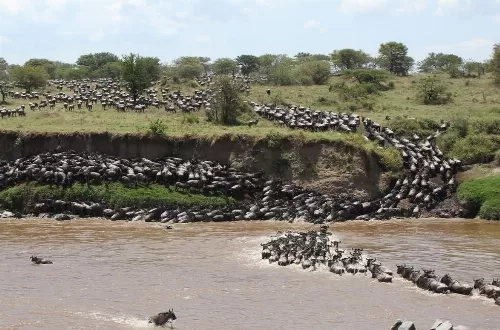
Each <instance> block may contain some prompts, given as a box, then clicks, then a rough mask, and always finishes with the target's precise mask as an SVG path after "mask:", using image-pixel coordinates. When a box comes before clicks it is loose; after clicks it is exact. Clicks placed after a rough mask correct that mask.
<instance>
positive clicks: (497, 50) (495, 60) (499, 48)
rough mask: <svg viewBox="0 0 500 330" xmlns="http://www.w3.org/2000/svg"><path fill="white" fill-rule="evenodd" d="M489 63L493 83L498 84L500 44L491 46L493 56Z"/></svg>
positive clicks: (499, 78)
mask: <svg viewBox="0 0 500 330" xmlns="http://www.w3.org/2000/svg"><path fill="white" fill-rule="evenodd" d="M490 65H491V72H493V78H494V82H495V85H497V86H500V44H495V46H493V56H492V58H491V61H490Z"/></svg>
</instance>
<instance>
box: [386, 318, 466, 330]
mask: <svg viewBox="0 0 500 330" xmlns="http://www.w3.org/2000/svg"><path fill="white" fill-rule="evenodd" d="M468 329H469V328H467V327H465V326H463V325H455V326H454V325H453V324H452V323H451V322H450V321H444V320H439V319H438V320H436V321H435V322H434V324H433V325H432V326H431V327H430V330H468ZM391 330H417V328H416V327H415V324H414V323H413V322H412V321H401V320H398V321H396V323H394V325H393V326H392V327H391Z"/></svg>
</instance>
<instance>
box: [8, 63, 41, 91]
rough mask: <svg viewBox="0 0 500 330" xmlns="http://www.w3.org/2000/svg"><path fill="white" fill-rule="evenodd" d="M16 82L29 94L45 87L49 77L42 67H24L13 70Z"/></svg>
mask: <svg viewBox="0 0 500 330" xmlns="http://www.w3.org/2000/svg"><path fill="white" fill-rule="evenodd" d="M12 75H13V77H14V80H15V81H16V82H17V83H18V84H19V86H21V87H23V88H24V89H25V90H26V91H27V92H28V93H30V92H31V90H32V89H36V88H40V87H43V86H45V84H46V83H47V79H49V75H48V74H47V72H46V71H45V69H44V68H43V67H41V66H31V65H23V66H18V67H15V68H14V69H13V70H12Z"/></svg>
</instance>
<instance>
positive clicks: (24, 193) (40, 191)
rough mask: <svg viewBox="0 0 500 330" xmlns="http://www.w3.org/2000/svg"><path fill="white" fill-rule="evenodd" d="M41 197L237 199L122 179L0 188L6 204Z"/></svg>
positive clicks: (118, 201) (140, 202)
mask: <svg viewBox="0 0 500 330" xmlns="http://www.w3.org/2000/svg"><path fill="white" fill-rule="evenodd" d="M42 198H51V199H61V200H65V201H76V202H77V201H81V202H101V201H104V202H105V203H106V204H107V205H108V206H109V207H112V208H119V207H127V206H132V207H138V208H149V207H157V206H166V205H179V206H223V205H228V204H232V203H235V200H234V199H233V198H230V197H227V198H226V197H218V196H204V195H198V194H190V193H188V192H186V191H182V190H179V191H176V190H174V189H169V188H166V187H164V186H161V185H149V186H139V187H137V188H128V187H125V186H124V185H123V184H121V183H109V184H108V185H84V184H74V185H73V186H71V187H69V188H61V187H56V186H49V185H37V184H34V183H23V184H20V185H17V186H14V187H10V188H7V189H5V190H3V191H1V192H0V202H1V203H2V204H3V206H4V207H6V208H9V209H15V210H23V211H26V210H30V209H31V208H32V207H33V206H34V204H35V203H37V201H39V200H40V199H42Z"/></svg>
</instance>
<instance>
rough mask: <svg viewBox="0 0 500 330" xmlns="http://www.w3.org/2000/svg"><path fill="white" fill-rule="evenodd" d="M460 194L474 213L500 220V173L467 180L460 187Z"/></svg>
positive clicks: (485, 217) (488, 218)
mask: <svg viewBox="0 0 500 330" xmlns="http://www.w3.org/2000/svg"><path fill="white" fill-rule="evenodd" d="M458 196H459V198H460V199H461V200H462V201H465V202H466V204H467V205H468V208H469V209H470V210H471V212H472V213H474V215H479V216H480V217H481V218H483V219H487V220H500V175H491V176H488V177H483V178H477V179H472V180H469V181H465V182H463V183H462V184H460V186H459V188H458Z"/></svg>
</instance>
